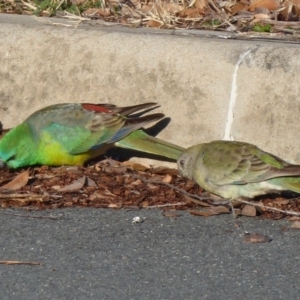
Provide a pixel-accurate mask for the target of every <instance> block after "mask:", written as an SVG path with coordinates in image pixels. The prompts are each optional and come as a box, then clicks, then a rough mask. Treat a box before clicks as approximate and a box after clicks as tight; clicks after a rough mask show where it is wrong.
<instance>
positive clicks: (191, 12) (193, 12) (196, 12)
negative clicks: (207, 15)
mask: <svg viewBox="0 0 300 300" xmlns="http://www.w3.org/2000/svg"><path fill="white" fill-rule="evenodd" d="M203 14H204V11H203V10H201V9H199V8H186V9H183V10H182V11H180V12H179V16H180V17H181V18H199V17H201V16H202V15H203Z"/></svg>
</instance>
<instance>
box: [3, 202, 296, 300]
mask: <svg viewBox="0 0 300 300" xmlns="http://www.w3.org/2000/svg"><path fill="white" fill-rule="evenodd" d="M2 212H8V211H6V210H5V211H2ZM10 212H13V213H20V214H22V215H24V214H25V215H26V214H29V215H33V216H41V215H43V216H50V215H54V216H57V215H59V214H61V213H64V217H63V218H61V219H56V220H51V219H40V218H22V217H18V216H11V215H4V214H2V213H1V215H0V218H1V225H0V226H1V227H0V228H1V239H0V243H1V248H0V249H1V254H0V260H1V261H5V260H9V261H28V262H39V263H41V265H4V264H1V265H0V279H1V280H0V288H1V296H0V298H1V299H2V300H5V299H18V300H19V299H20V300H21V299H31V300H34V299H45V300H46V299H58V300H62V299H153V300H155V299H170V300H174V299H299V297H300V296H299V295H300V284H299V282H300V275H299V272H300V263H299V258H300V251H299V250H300V241H299V240H300V230H297V229H287V228H288V227H289V226H290V223H289V222H288V221H285V220H283V221H282V220H281V221H273V220H259V219H257V218H246V217H242V218H239V219H238V220H237V221H235V220H234V219H233V217H232V216H231V215H222V216H216V217H210V218H203V217H195V216H191V215H189V214H188V213H183V215H182V216H181V217H178V218H168V217H164V216H163V215H162V213H161V211H159V210H141V211H124V210H103V209H85V208H73V209H63V210H51V211H50V210H49V211H37V212H30V213H27V212H24V211H20V210H13V211H10ZM136 216H139V217H141V219H142V220H143V223H138V224H132V219H133V218H134V217H136ZM235 222H237V223H238V224H239V226H235ZM245 231H247V232H251V233H253V232H259V233H262V234H266V235H268V236H270V237H271V238H272V241H271V242H269V243H263V244H249V243H245V242H244V241H243V239H244V232H245Z"/></svg>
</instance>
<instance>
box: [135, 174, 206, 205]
mask: <svg viewBox="0 0 300 300" xmlns="http://www.w3.org/2000/svg"><path fill="white" fill-rule="evenodd" d="M130 176H132V177H133V178H135V179H140V180H142V181H143V182H145V183H153V184H160V185H165V186H167V187H169V188H171V189H173V190H175V191H177V192H179V193H181V194H183V195H186V196H189V197H192V198H196V199H198V200H201V201H203V200H209V199H210V197H200V196H198V195H195V194H191V193H188V192H187V191H185V190H183V189H180V188H178V187H176V186H174V185H172V184H170V183H166V182H163V181H158V180H151V179H146V178H144V177H142V176H138V175H135V174H130Z"/></svg>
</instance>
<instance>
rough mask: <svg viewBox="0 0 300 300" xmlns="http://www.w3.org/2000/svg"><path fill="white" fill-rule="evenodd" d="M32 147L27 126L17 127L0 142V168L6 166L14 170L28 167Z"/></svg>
mask: <svg viewBox="0 0 300 300" xmlns="http://www.w3.org/2000/svg"><path fill="white" fill-rule="evenodd" d="M34 147H35V144H34V143H33V142H32V139H30V135H29V134H28V131H27V126H23V125H18V126H17V127H15V128H14V129H12V130H11V131H9V132H8V133H7V134H6V135H4V137H3V138H2V139H1V140H0V168H2V167H4V166H5V165H7V166H8V167H9V168H12V169H16V168H19V167H22V166H25V165H28V164H29V162H30V161H29V158H30V157H32V156H33V153H34V150H35V148H34Z"/></svg>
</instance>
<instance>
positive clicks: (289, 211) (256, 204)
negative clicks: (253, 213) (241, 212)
mask: <svg viewBox="0 0 300 300" xmlns="http://www.w3.org/2000/svg"><path fill="white" fill-rule="evenodd" d="M237 201H239V202H242V203H244V204H249V205H252V206H255V207H260V208H264V209H267V210H271V211H275V212H280V213H283V214H286V215H291V216H297V217H299V216H300V213H299V212H296V211H291V210H284V209H279V208H276V207H271V206H265V205H263V204H260V203H254V202H250V201H246V200H241V199H238V200H237Z"/></svg>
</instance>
